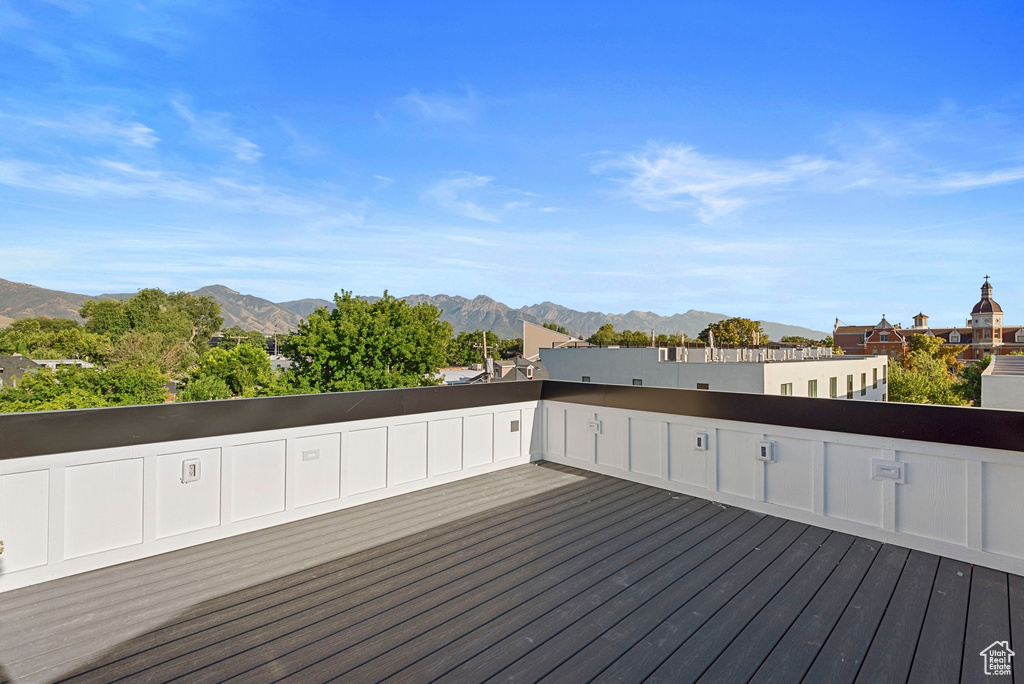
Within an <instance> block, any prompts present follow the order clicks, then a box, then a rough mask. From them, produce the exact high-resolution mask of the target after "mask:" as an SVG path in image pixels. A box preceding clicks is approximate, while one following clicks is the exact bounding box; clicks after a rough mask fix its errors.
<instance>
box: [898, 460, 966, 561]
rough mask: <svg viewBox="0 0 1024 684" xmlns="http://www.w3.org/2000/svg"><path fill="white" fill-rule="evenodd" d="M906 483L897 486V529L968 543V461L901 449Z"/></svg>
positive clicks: (958, 542)
mask: <svg viewBox="0 0 1024 684" xmlns="http://www.w3.org/2000/svg"><path fill="white" fill-rule="evenodd" d="M896 460H898V461H902V462H903V463H906V464H907V465H905V466H904V470H905V474H904V477H905V478H906V484H901V485H897V486H896V529H898V530H899V531H900V532H908V533H910V534H917V535H921V536H923V537H931V538H932V539H941V540H943V541H948V542H953V543H955V544H966V543H967V462H966V461H960V460H955V459H952V458H941V457H938V456H931V455H929V454H915V453H910V452H906V451H901V452H899V453H898V454H897V457H896Z"/></svg>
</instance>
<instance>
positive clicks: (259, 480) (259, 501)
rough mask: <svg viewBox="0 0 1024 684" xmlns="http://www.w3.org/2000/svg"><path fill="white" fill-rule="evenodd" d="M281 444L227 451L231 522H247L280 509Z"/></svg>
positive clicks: (283, 464) (267, 444)
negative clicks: (229, 457)
mask: <svg viewBox="0 0 1024 684" xmlns="http://www.w3.org/2000/svg"><path fill="white" fill-rule="evenodd" d="M285 463H286V459H285V441H284V440H283V439H281V440H275V441H272V442H258V443H256V444H242V445H240V446H236V447H233V448H232V449H231V519H232V520H234V521H237V520H248V519H249V518H255V517H257V516H261V515H269V514H270V513H278V512H280V511H283V510H284V496H285V491H284V487H285Z"/></svg>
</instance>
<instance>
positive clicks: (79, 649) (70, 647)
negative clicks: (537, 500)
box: [18, 478, 636, 672]
mask: <svg viewBox="0 0 1024 684" xmlns="http://www.w3.org/2000/svg"><path fill="white" fill-rule="evenodd" d="M605 480H612V481H613V479H611V478H605ZM626 484H627V485H628V488H630V489H634V488H635V487H636V485H631V484H630V483H626ZM563 491H564V490H563ZM440 503H441V502H439V505H440ZM482 513H484V514H486V511H483V512H482ZM369 551H372V549H370V550H369ZM312 572H314V573H315V572H317V569H315V568H314V569H313V570H312ZM115 620H116V616H115ZM157 624H158V623H157ZM154 626H156V625H154ZM110 630H111V632H112V633H113V632H116V631H117V630H122V631H127V632H128V634H129V636H134V635H136V634H139V632H140V631H141V632H144V631H145V630H144V629H136V625H135V623H134V621H131V620H116V621H115V622H113V623H111V624H110ZM124 638H128V637H124ZM115 643H117V642H108V643H105V644H102V645H100V646H98V647H93V648H92V650H91V655H95V654H96V652H97V651H101V650H102V648H103V646H106V647H109V646H111V645H112V644H115ZM51 645H52V644H51ZM89 649H90V645H89V644H88V643H79V644H76V643H62V644H58V650H57V652H55V653H53V654H52V655H45V654H44V655H41V656H39V657H36V658H33V661H37V662H39V663H53V664H55V665H58V666H60V667H61V668H64V667H65V665H64V664H65V663H71V662H72V661H81V660H82V658H81V656H82V655H83V654H85V655H89V654H90V650H89ZM83 665H85V662H84V661H82V662H76V663H75V666H76V667H82V666H83ZM18 667H19V671H23V670H21V668H22V667H26V668H29V669H28V670H27V671H28V672H35V671H36V669H34V668H36V665H35V664H34V663H33V662H29V663H25V664H23V665H22V664H19V666H18ZM64 671H68V670H67V669H64Z"/></svg>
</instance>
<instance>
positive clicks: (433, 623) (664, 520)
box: [301, 492, 707, 681]
mask: <svg viewBox="0 0 1024 684" xmlns="http://www.w3.org/2000/svg"><path fill="white" fill-rule="evenodd" d="M665 503H666V504H667V506H666V507H665V512H664V513H661V514H660V515H658V516H657V517H653V518H651V519H649V520H647V521H646V522H642V523H639V524H637V525H636V526H634V527H626V528H624V529H623V530H622V533H621V534H619V535H616V536H615V537H612V538H610V539H608V540H606V541H604V542H601V543H600V544H598V545H596V546H593V547H590V548H588V549H584V550H582V552H581V553H579V554H577V555H575V556H572V557H571V558H567V559H565V560H563V561H561V562H559V563H557V564H552V563H553V562H554V561H556V560H557V559H556V558H555V557H552V558H550V559H549V558H539V559H535V560H532V561H529V562H527V563H525V564H523V565H522V566H520V567H518V568H516V569H515V570H513V571H512V572H510V573H507V574H506V575H503V576H501V577H498V578H495V579H494V580H491V581H490V582H488V583H486V584H483V585H481V586H479V587H476V588H474V589H472V590H470V591H469V592H467V593H465V594H462V595H460V596H458V597H456V598H454V599H453V600H451V601H447V602H444V603H441V604H438V605H436V606H435V607H433V608H431V609H430V610H428V611H426V612H424V613H420V614H419V615H416V616H414V617H412V618H410V619H408V620H405V621H403V622H400V623H398V624H396V625H394V626H393V627H390V628H389V629H387V630H386V631H384V632H381V633H379V634H377V635H376V636H374V637H373V638H372V639H369V640H365V641H363V642H361V643H359V644H357V645H355V646H353V647H352V648H340V646H341V644H340V643H339V644H338V647H337V648H335V649H334V653H332V654H331V655H330V656H328V657H327V658H324V659H322V660H320V661H318V662H317V663H316V664H314V665H312V666H311V667H309V668H307V669H305V670H302V672H301V675H302V676H303V677H307V676H308V677H310V678H312V679H314V680H316V679H320V678H321V677H330V676H343V677H344V678H345V679H351V680H354V681H380V680H382V679H384V678H386V677H388V676H390V675H391V674H394V673H395V672H397V671H398V670H400V669H402V668H403V667H405V665H407V664H409V663H410V662H413V661H414V660H417V659H418V658H419V657H422V656H424V655H427V654H428V653H430V652H431V651H433V650H437V649H438V648H440V647H443V646H444V645H447V644H449V643H451V642H452V641H455V640H456V639H457V638H459V637H461V636H463V635H464V634H465V633H466V632H468V631H471V630H473V629H475V628H476V627H479V626H481V625H483V624H486V623H487V622H490V621H491V620H493V619H495V618H503V616H504V615H505V614H507V612H508V611H509V610H510V608H511V607H512V606H516V605H519V604H520V603H523V602H526V601H528V600H530V599H531V598H533V597H535V596H537V595H538V594H540V593H542V592H544V591H546V590H548V589H551V588H553V587H555V586H558V585H560V584H563V583H565V582H569V581H572V582H573V583H574V584H575V583H576V582H577V578H578V577H579V576H580V575H581V574H582V575H586V573H587V571H588V570H589V569H591V568H593V567H594V566H595V565H601V564H608V561H609V559H610V558H614V557H615V556H616V555H617V554H620V552H621V551H622V550H623V549H626V548H630V549H633V548H636V547H637V542H639V541H641V540H647V539H648V538H649V537H653V538H654V539H655V541H653V542H651V543H657V541H656V540H657V539H659V538H660V535H659V534H658V533H660V532H663V531H666V530H671V529H672V528H673V526H674V525H675V524H676V523H678V522H680V521H681V520H685V519H686V518H687V517H689V515H690V514H691V513H692V512H694V510H695V509H698V507H706V506H707V504H706V502H696V501H694V502H692V503H693V505H692V506H690V505H689V504H683V505H679V503H678V499H677V500H671V499H670V498H669V495H668V493H667V492H666V502H665ZM634 557H635V555H634ZM619 562H620V563H622V564H625V563H626V562H628V561H626V560H620V561H619ZM342 636H343V635H336V636H334V637H332V639H333V640H334V641H336V642H338V641H341V637H342ZM325 645H327V644H326V643H325ZM327 650H328V651H330V650H332V649H330V647H328V649H327Z"/></svg>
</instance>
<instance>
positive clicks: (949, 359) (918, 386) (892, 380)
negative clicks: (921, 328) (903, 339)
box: [888, 335, 970, 406]
mask: <svg viewBox="0 0 1024 684" xmlns="http://www.w3.org/2000/svg"><path fill="white" fill-rule="evenodd" d="M963 349H964V347H957V346H951V345H943V344H942V340H941V339H939V338H936V337H934V336H931V335H912V336H911V337H910V338H909V339H908V340H907V350H906V352H905V353H904V354H903V356H902V358H900V359H899V360H894V359H890V361H889V392H888V395H889V401H901V402H908V403H913V404H946V405H952V406H963V405H965V404H968V403H970V402H969V401H967V400H966V399H964V397H963V395H962V393H961V392H959V391H957V390H956V389H955V388H954V384H955V383H956V381H957V379H958V378H959V371H960V369H961V367H962V364H961V362H960V361H959V360H957V358H956V356H957V354H959V353H960V352H961V351H963Z"/></svg>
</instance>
